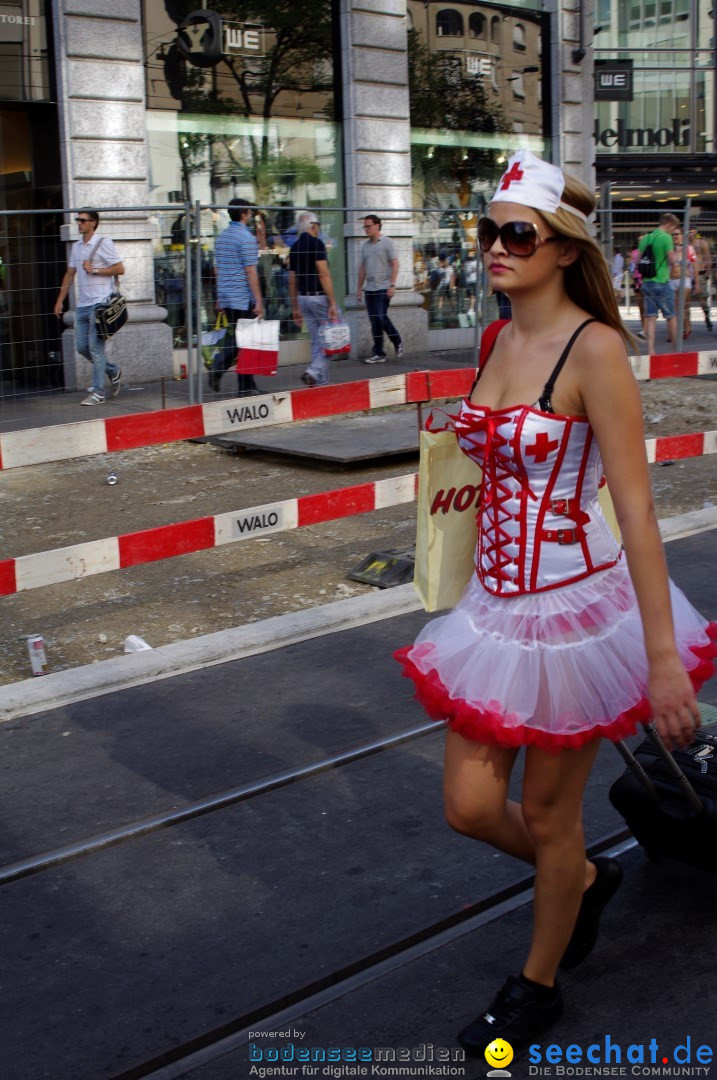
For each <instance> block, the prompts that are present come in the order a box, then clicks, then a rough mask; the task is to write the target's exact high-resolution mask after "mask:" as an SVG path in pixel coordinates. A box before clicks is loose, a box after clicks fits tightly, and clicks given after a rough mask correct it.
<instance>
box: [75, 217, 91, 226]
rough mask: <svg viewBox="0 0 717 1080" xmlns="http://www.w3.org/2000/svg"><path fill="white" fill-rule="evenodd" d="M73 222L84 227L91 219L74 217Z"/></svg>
mask: <svg viewBox="0 0 717 1080" xmlns="http://www.w3.org/2000/svg"><path fill="white" fill-rule="evenodd" d="M75 221H77V222H78V223H79V224H80V225H86V224H87V222H88V221H92V218H91V217H76V218H75Z"/></svg>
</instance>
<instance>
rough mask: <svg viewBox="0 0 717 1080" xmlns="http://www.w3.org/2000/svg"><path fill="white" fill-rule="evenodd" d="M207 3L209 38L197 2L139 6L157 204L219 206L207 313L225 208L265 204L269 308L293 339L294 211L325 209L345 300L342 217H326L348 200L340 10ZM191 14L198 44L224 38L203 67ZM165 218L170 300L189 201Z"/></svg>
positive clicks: (318, 0) (163, 248)
mask: <svg viewBox="0 0 717 1080" xmlns="http://www.w3.org/2000/svg"><path fill="white" fill-rule="evenodd" d="M210 7H211V11H210V12H208V14H209V15H211V14H212V13H214V16H213V18H214V22H213V23H212V27H211V29H210V30H207V31H206V35H205V36H202V31H201V27H202V26H203V25H205V24H204V23H203V22H202V12H201V11H199V10H198V8H199V5H198V4H197V3H196V0H185V2H182V0H173V2H172V3H169V2H167V3H163V4H155V3H153V2H152V0H145V3H144V32H145V49H146V69H147V104H148V111H147V120H146V122H147V138H148V147H149V167H150V184H151V191H152V201H153V202H154V203H156V204H165V203H173V202H176V203H178V204H183V203H191V204H194V203H195V202H197V201H198V202H199V203H200V204H203V205H205V206H207V207H212V208H214V209H207V210H205V211H204V212H203V213H202V219H201V234H202V235H201V244H202V252H203V260H202V262H203V265H204V264H205V263H206V273H205V275H204V276H205V279H206V281H205V288H206V292H207V296H206V301H207V303H206V307H207V310H210V309H211V307H212V296H211V290H212V285H213V273H212V257H213V255H212V253H213V244H214V239H215V237H216V235H218V233H219V232H220V231H221V230H222V229H223V228H224V227H225V226H226V224H227V223H228V217H227V213H226V210H225V209H224V207H226V204H227V203H228V202H229V201H230V199H232V198H243V199H246V200H247V201H248V202H250V203H252V204H253V205H255V206H257V207H259V208H262V213H261V216H260V218H258V219H257V220H256V222H255V227H256V232H257V239H258V240H259V244H260V277H261V279H262V282H263V287H264V290H265V297H266V300H267V304H266V306H267V311H268V313H269V315H270V316H272V317H275V318H279V319H280V320H281V322H282V329H283V331H284V333H285V334H291V333H295V332H296V327H295V326H293V325H292V322H291V311H290V304H289V302H288V295H287V290H286V281H287V278H288V274H287V272H286V261H287V257H288V250H289V247H290V246H291V244H292V243H293V241H294V240H295V238H296V230H295V219H296V214H297V211H298V210H299V209H302V208H305V207H312V208H316V209H317V210H320V211H321V227H322V233H321V235H322V239H323V240H324V241H325V242H326V244H327V247H328V249H329V253H330V261H331V268H332V274H333V277H334V283H335V285H336V287H337V290H338V292H339V299H342V297H343V289H342V285H343V282H344V280H345V268H344V251H343V230H342V222H343V217H342V214H341V212H340V211H338V210H337V211H336V212H335V213H332V212H331V208H332V207H340V206H343V203H344V196H343V185H342V176H343V168H342V149H341V126H340V124H339V123H338V122H337V118H336V107H335V93H334V91H335V87H336V85H337V84H339V83H340V78H339V75H338V73H337V70H336V65H335V55H334V41H335V33H334V31H335V27H334V23H333V18H334V12H333V8H334V5H333V4H332V0H302V4H301V7H300V9H299V8H298V7H297V6H294V5H292V4H278V3H277V4H272V5H267V4H266V3H264V2H262V0H246V2H244V3H242V4H241V5H238V4H236V3H235V2H234V0H212V3H211V5H210ZM270 13H271V17H272V19H273V20H274V21H273V25H270V24H269V22H268V18H269V14H270ZM297 13H298V14H297ZM189 15H191V16H192V18H193V19H195V20H196V19H199V24H198V25H199V29H196V26H197V23H196V22H195V23H193V25H194V26H195V30H194V32H193V33H194V39H196V40H198V41H199V43H200V45H202V46H203V47H208V46H206V43H207V41H208V42H209V43H210V44H211V45H214V43H215V39H216V40H218V46H217V50H218V56H214V54H212V57H211V59H212V61H213V62H212V63H211V64H210V65H208V66H198V65H197V64H196V63H192V62H190V61H191V48H190V49H188V48H187V47H186V44H183V42H185V43H186V42H187V41H188V42H189V45H190V46H191V45H192V43H193V40H194V39H193V38H192V35H191V34H187V33H184V32H182V30H181V27H182V24H183V21H184V19H186V18H187V16H189ZM216 16H218V17H219V19H220V20H221V21H220V22H218V21H217V19H216ZM215 26H217V27H218V30H215V29H214V27H215ZM188 56H189V59H188V58H187V57H188ZM201 59H202V60H203V57H201ZM215 60H216V61H217V62H214V61H215ZM159 217H160V219H161V220H160V222H159V224H160V231H161V234H162V242H161V244H160V245H159V246H158V253H157V256H158V263H157V279H158V289H159V294H160V296H162V295H164V293H165V292H167V293H168V294H169V286H167V289H164V283H165V282H169V283H175V282H178V281H180V276H181V267H182V265H183V264H182V259H183V257H184V252H183V238H184V234H185V228H186V221H185V212H184V208H183V206H182V205H178V206H177V212H176V214H173V213H167V212H162V213H161V214H160V215H159ZM180 283H181V282H180ZM172 287H174V286H172Z"/></svg>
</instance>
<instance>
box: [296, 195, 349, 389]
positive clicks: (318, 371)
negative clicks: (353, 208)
mask: <svg viewBox="0 0 717 1080" xmlns="http://www.w3.org/2000/svg"><path fill="white" fill-rule="evenodd" d="M296 226H297V231H298V239H297V240H296V242H295V243H294V244H292V246H291V249H290V250H289V296H290V297H291V309H292V314H293V318H294V322H295V323H296V325H297V326H298V327H301V325H302V323H303V322H304V320H306V328H307V330H308V331H309V341H310V344H311V362H310V364H309V366H308V367H307V369H306V371H305V372H304V374H303V375H302V376H301V381H302V382H304V383H306V385H307V386H326V384H327V383H328V381H329V364H330V361H329V359H328V357H327V356H326V355H325V354H324V347H323V342H322V340H321V333H320V331H321V327H322V326H323V325H324V323H326V322H327V321H329V320H330V321H331V322H336V320H337V319H338V309H337V307H336V299H335V297H334V286H333V282H332V280H331V273H330V271H329V260H328V255H327V253H326V245H325V244H324V242H323V240H321V239H320V238H319V229H320V228H321V225H320V222H319V219H318V218H317V216H316V214H314V213H312V212H311V211H310V210H304V212H303V213H301V214H299V216H298V218H297V219H296Z"/></svg>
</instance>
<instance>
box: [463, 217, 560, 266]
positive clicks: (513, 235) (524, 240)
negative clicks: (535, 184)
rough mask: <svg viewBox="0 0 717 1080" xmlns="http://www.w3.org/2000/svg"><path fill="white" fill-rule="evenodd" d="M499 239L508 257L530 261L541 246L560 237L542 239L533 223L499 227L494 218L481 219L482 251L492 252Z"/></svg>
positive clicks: (479, 237)
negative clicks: (513, 256) (512, 256)
mask: <svg viewBox="0 0 717 1080" xmlns="http://www.w3.org/2000/svg"><path fill="white" fill-rule="evenodd" d="M498 237H500V242H501V244H502V245H503V247H504V248H505V250H506V252H507V253H508V255H515V257H516V258H518V259H529V258H530V256H531V255H535V253H536V251H537V250H538V248H539V247H540V245H541V244H549V243H550V241H551V240H559V239H560V237H559V236H546V237H541V235H540V233H539V232H538V227H537V225H534V224H533V223H532V221H506V223H505V225H498V224H497V223H496V222H495V221H493V219H492V218H489V217H484V218H481V219H480V221H479V222H478V246H479V247H480V249H481V251H490V249H491V248H492V247H493V244H494V243H495V242H496V240H497V239H498Z"/></svg>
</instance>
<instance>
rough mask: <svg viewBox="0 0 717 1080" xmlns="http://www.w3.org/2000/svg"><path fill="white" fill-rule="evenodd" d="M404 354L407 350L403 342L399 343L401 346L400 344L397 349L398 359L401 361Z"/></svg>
mask: <svg viewBox="0 0 717 1080" xmlns="http://www.w3.org/2000/svg"><path fill="white" fill-rule="evenodd" d="M404 352H405V349H404V348H403V342H402V341H401V342H399V344H398V346H397V348H396V359H397V360H400V359H401V357H402V356H403V354H404Z"/></svg>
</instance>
